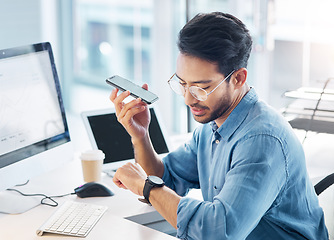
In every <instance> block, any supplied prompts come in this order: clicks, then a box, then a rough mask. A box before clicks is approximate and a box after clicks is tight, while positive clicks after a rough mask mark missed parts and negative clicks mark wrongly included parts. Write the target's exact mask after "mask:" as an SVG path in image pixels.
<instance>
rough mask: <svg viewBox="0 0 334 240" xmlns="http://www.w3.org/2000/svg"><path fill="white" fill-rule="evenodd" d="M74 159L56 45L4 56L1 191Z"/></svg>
mask: <svg viewBox="0 0 334 240" xmlns="http://www.w3.org/2000/svg"><path fill="white" fill-rule="evenodd" d="M72 158H73V148H72V143H71V140H70V134H69V130H68V126H67V121H66V116H65V110H64V105H63V100H62V95H61V91H60V84H59V79H58V75H57V71H56V66H55V62H54V57H53V53H52V49H51V45H50V43H48V42H45V43H38V44H32V45H29V46H23V47H16V48H11V49H4V50H0V191H3V190H5V189H7V188H9V187H13V186H14V185H16V184H22V183H24V182H25V181H27V180H28V179H30V178H32V177H34V176H37V175H40V174H42V173H46V172H47V171H50V170H52V169H55V168H57V167H60V166H61V165H63V164H64V163H65V162H67V161H70V160H72ZM1 200H2V199H1V197H0V205H1Z"/></svg>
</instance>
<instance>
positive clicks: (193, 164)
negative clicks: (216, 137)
mask: <svg viewBox="0 0 334 240" xmlns="http://www.w3.org/2000/svg"><path fill="white" fill-rule="evenodd" d="M195 145H196V144H195V142H194V140H191V141H190V142H188V143H186V144H184V145H183V146H180V147H179V148H178V149H177V150H176V151H174V152H172V153H170V154H168V155H167V156H166V157H165V158H164V159H163V163H164V174H163V177H162V179H163V180H164V181H165V184H166V186H168V187H170V188H171V189H173V190H174V191H175V192H176V193H177V194H179V195H180V196H184V195H186V194H187V193H188V191H189V189H191V188H199V177H198V169H197V156H196V153H195V151H194V147H195Z"/></svg>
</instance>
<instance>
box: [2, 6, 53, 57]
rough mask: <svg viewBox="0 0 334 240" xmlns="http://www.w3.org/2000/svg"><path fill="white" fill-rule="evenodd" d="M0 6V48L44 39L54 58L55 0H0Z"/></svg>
mask: <svg viewBox="0 0 334 240" xmlns="http://www.w3.org/2000/svg"><path fill="white" fill-rule="evenodd" d="M0 9H1V14H0V49H5V48H11V47H16V46H22V45H27V44H32V43H37V42H44V41H48V42H51V44H52V46H53V51H54V55H55V58H56V62H57V57H56V56H57V55H59V54H58V41H57V32H58V27H57V18H56V14H57V11H56V0H0ZM42 19H43V20H42Z"/></svg>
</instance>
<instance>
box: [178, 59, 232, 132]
mask: <svg viewBox="0 0 334 240" xmlns="http://www.w3.org/2000/svg"><path fill="white" fill-rule="evenodd" d="M176 74H177V76H178V77H179V78H180V83H182V85H184V86H186V87H190V86H198V87H200V88H203V89H204V90H206V91H207V92H208V93H209V92H210V91H212V90H213V89H214V88H215V87H216V86H217V85H218V84H219V83H220V82H221V81H222V80H223V79H224V78H225V77H226V76H224V75H223V74H221V73H219V72H218V66H217V65H216V64H214V63H210V62H208V61H205V60H202V59H200V58H196V57H192V56H187V55H184V54H179V56H178V58H177V66H176ZM232 77H233V75H232V76H231V79H232ZM184 99H185V100H184V101H185V104H186V105H188V106H189V107H190V110H191V112H192V114H193V116H194V119H195V120H196V121H197V122H200V123H208V122H210V121H213V120H215V122H216V124H217V125H218V126H220V125H221V124H222V123H223V122H224V121H225V119H226V118H227V116H228V114H229V113H230V111H229V110H230V109H231V106H232V105H233V101H235V97H234V96H233V87H232V86H231V84H230V83H228V82H227V81H225V82H223V83H222V84H221V85H220V86H219V87H218V88H217V89H216V90H215V91H214V92H213V93H211V94H210V95H209V96H208V98H207V99H206V100H205V101H199V100H197V99H196V98H194V97H193V96H192V95H191V94H190V93H189V91H188V90H186V93H185V95H184Z"/></svg>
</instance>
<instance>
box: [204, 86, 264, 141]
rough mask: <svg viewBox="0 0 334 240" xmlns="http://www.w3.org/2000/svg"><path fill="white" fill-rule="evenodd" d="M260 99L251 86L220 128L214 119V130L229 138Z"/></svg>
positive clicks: (224, 137)
mask: <svg viewBox="0 0 334 240" xmlns="http://www.w3.org/2000/svg"><path fill="white" fill-rule="evenodd" d="M258 99H259V98H258V96H257V94H256V92H255V90H254V89H253V88H251V89H250V90H249V92H248V93H247V94H246V95H245V96H244V97H243V98H242V99H241V101H240V103H239V104H238V105H237V106H236V107H235V108H234V109H233V111H232V112H231V114H230V115H229V116H228V118H227V119H226V121H225V122H224V123H223V124H222V125H221V126H220V127H219V128H218V126H217V124H216V123H215V122H214V121H212V122H210V125H211V127H212V131H213V132H216V134H217V133H218V134H219V135H220V136H221V137H222V138H223V139H225V140H228V139H229V138H230V137H231V136H232V134H233V133H234V132H235V131H236V130H237V129H238V128H239V126H240V125H241V123H242V122H243V121H244V119H245V118H246V117H247V115H248V113H249V110H250V109H251V107H252V106H253V105H254V104H255V103H256V102H257V101H258Z"/></svg>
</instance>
